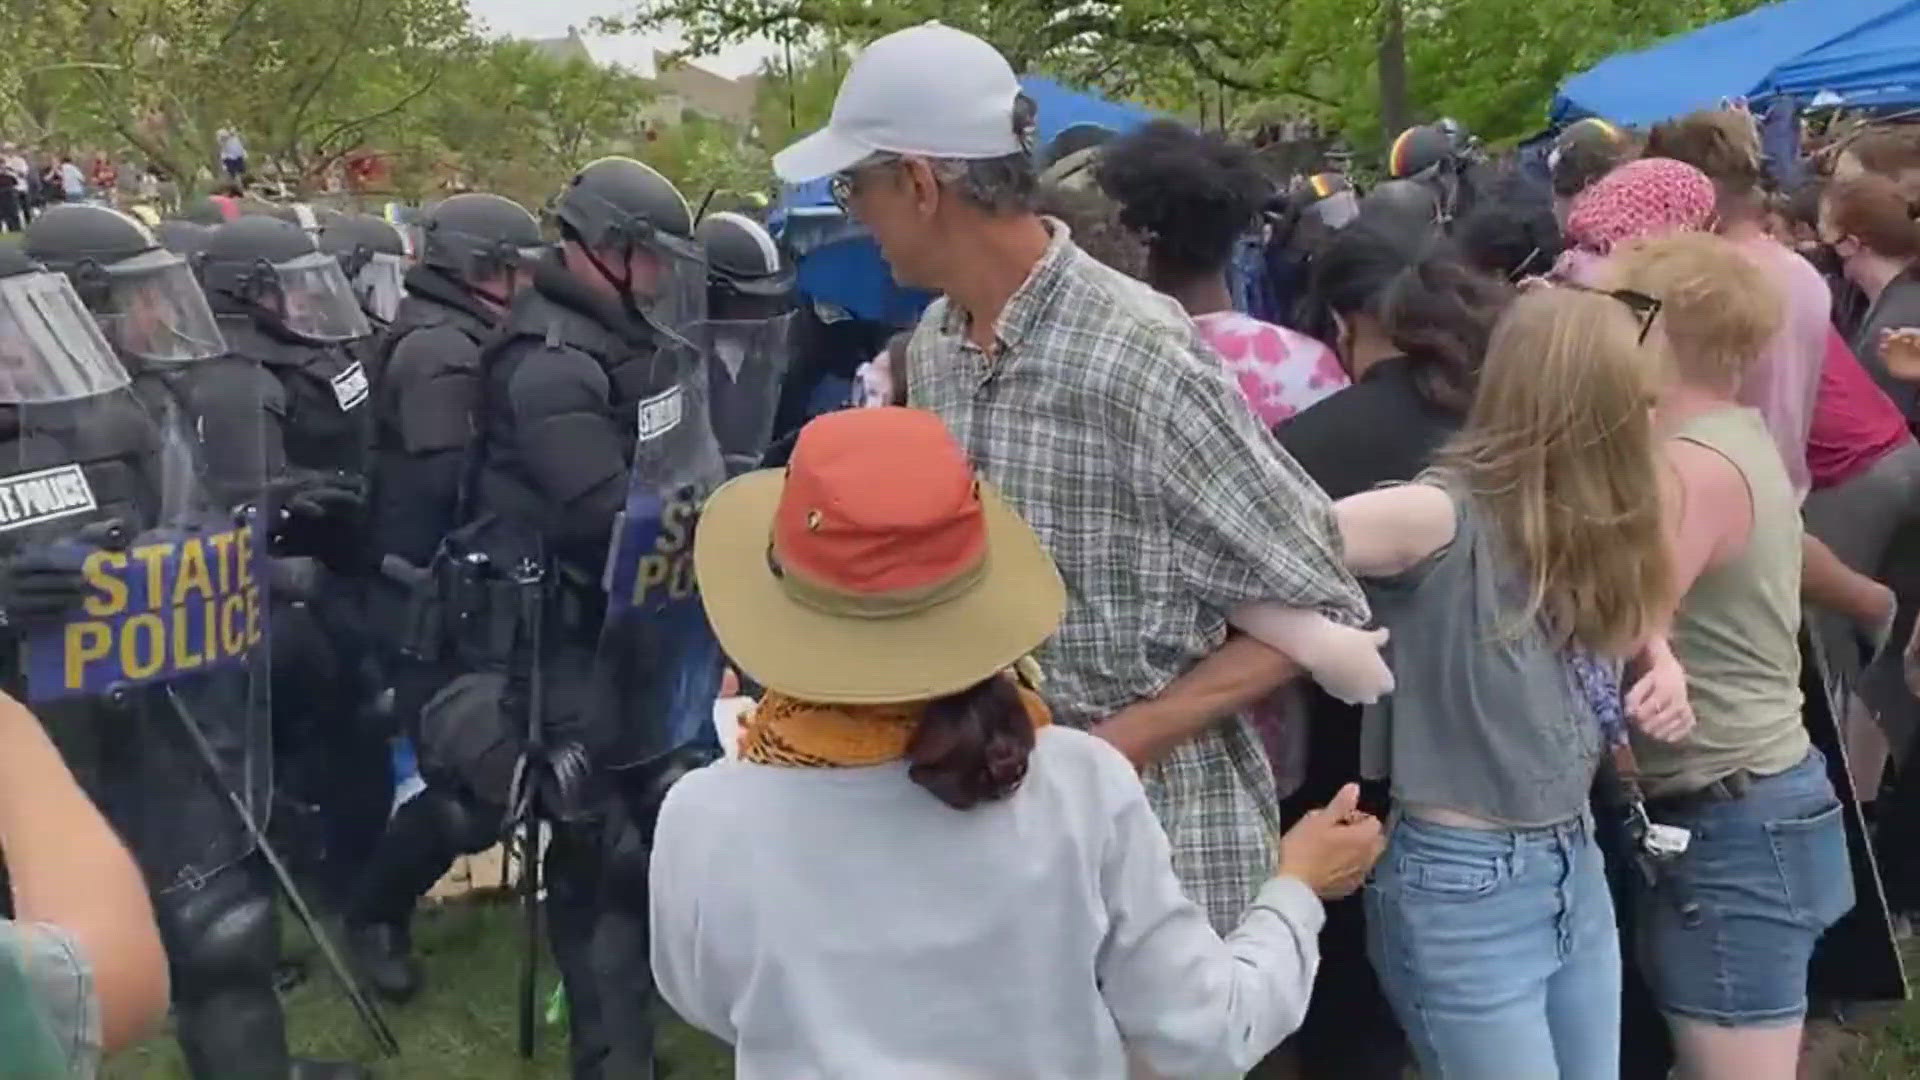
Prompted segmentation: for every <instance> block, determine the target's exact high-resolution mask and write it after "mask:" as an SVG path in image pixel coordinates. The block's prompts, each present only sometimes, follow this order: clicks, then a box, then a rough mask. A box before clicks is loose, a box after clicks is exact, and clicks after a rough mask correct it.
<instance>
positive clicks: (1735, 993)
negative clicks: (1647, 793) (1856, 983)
mask: <svg viewBox="0 0 1920 1080" xmlns="http://www.w3.org/2000/svg"><path fill="white" fill-rule="evenodd" d="M1650 810H1651V812H1652V815H1653V818H1654V820H1656V821H1659V822H1661V823H1662V824H1666V825H1678V826H1680V827H1681V828H1684V829H1687V830H1689V831H1690V832H1692V834H1693V842H1692V844H1691V846H1690V847H1689V848H1688V849H1687V853H1686V854H1685V855H1682V856H1681V857H1680V858H1679V859H1677V860H1675V861H1674V862H1672V863H1669V864H1666V865H1664V866H1663V867H1662V868H1661V872H1660V875H1659V881H1658V883H1657V884H1655V885H1653V886H1649V885H1648V884H1647V883H1646V881H1645V879H1644V878H1640V879H1638V880H1637V883H1636V886H1635V889H1636V896H1635V903H1636V914H1637V916H1638V941H1637V946H1638V950H1639V951H1638V956H1639V960H1640V966H1641V970H1642V971H1643V972H1644V973H1645V975H1646V979H1647V985H1648V986H1649V987H1650V988H1651V989H1652V991H1653V997H1654V1000H1655V1002H1656V1003H1657V1004H1658V1005H1659V1007H1660V1010H1661V1011H1662V1012H1664V1013H1666V1014H1668V1015H1669V1016H1676V1017H1681V1018H1684V1019H1688V1020H1698V1021H1702V1022H1705V1023H1709V1024H1714V1025H1717V1026H1720V1027H1767V1026H1773V1025H1778V1024H1788V1023H1794V1022H1797V1021H1799V1020H1802V1019H1804V1018H1805V1016H1806V1012H1807V963H1808V961H1809V960H1811V959H1812V957H1813V947H1814V945H1815V943H1816V942H1818V941H1819V940H1820V935H1821V934H1824V933H1825V932H1826V931H1827V928H1828V927H1830V926H1832V925H1833V924H1834V923H1835V922H1837V921H1838V920H1839V919H1840V917H1841V916H1842V915H1845V914H1846V913H1847V912H1848V911H1849V910H1850V909H1852V907H1853V870H1852V868H1851V865H1850V864H1849V862H1848V858H1847V834H1846V827H1845V824H1844V823H1843V822H1842V821H1841V816H1840V815H1841V806H1840V800H1839V798H1838V797H1837V796H1835V795H1834V792H1833V785H1832V784H1831V783H1830V782H1829V781H1828V780H1827V764H1826V759H1825V758H1824V757H1822V756H1821V754H1820V752H1819V751H1817V750H1816V751H1813V752H1811V753H1809V754H1808V755H1807V757H1806V759H1805V760H1803V761H1801V762H1800V764H1798V765H1795V766H1794V767H1793V768H1791V769H1788V770H1787V771H1785V772H1782V773H1776V774H1775V775H1773V776H1766V777H1761V778H1759V779H1756V780H1754V781H1753V783H1752V784H1751V785H1750V786H1749V787H1748V789H1747V791H1746V793H1745V794H1744V795H1742V796H1741V797H1739V798H1737V799H1731V800H1725V801H1718V802H1716V801H1706V800H1702V801H1699V802H1694V803H1691V804H1687V805H1684V806H1682V807H1680V808H1673V807H1663V806H1660V805H1655V806H1653V807H1650Z"/></svg>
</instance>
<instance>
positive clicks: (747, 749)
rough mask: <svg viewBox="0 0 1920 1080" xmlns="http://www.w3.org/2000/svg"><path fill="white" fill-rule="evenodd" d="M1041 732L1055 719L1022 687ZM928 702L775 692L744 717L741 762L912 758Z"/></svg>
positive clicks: (828, 764) (824, 764)
mask: <svg viewBox="0 0 1920 1080" xmlns="http://www.w3.org/2000/svg"><path fill="white" fill-rule="evenodd" d="M1020 700H1021V702H1022V703H1023V704H1025V705H1026V707H1027V716H1028V717H1029V718H1030V719H1032V721H1033V726H1034V727H1036V728H1039V727H1045V726H1046V725H1047V724H1049V723H1051V722H1052V720H1053V717H1052V714H1051V713H1049V712H1048V711H1047V705H1046V702H1044V701H1042V700H1041V699H1040V695H1039V694H1036V693H1034V692H1033V691H1032V690H1029V689H1027V688H1026V687H1025V686H1022V687H1020ZM925 711H926V703H925V702H914V703H911V704H907V705H815V704H812V703H810V702H805V701H796V700H795V699H793V698H790V697H787V696H786V695H785V694H781V693H778V692H777V691H773V690H769V691H767V692H766V696H764V697H762V698H761V699H760V703H759V704H758V705H756V706H754V709H753V711H752V712H750V713H748V714H747V715H745V716H743V717H741V718H740V758H741V760H742V761H751V762H753V763H755V764H757V765H787V766H792V767H794V768H802V769H853V768H859V767H862V766H866V765H884V764H886V763H887V762H889V761H898V760H900V759H901V758H903V757H906V756H907V743H908V742H910V741H911V740H912V739H913V732H914V729H915V728H917V727H919V725H920V716H921V714H922V713H924V712H925Z"/></svg>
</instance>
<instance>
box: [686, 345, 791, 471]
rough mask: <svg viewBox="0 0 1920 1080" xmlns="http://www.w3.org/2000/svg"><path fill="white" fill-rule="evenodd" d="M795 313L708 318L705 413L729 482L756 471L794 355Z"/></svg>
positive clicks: (771, 431) (764, 451)
mask: <svg viewBox="0 0 1920 1080" xmlns="http://www.w3.org/2000/svg"><path fill="white" fill-rule="evenodd" d="M798 318H799V312H797V311H789V312H787V313H785V314H783V315H781V316H779V317H777V318H772V319H728V320H722V319H713V320H710V321H708V322H707V323H706V324H705V325H704V326H703V327H702V328H701V334H700V337H699V339H698V340H700V341H701V342H702V343H703V345H704V351H705V353H706V363H707V394H708V398H709V400H708V406H707V407H708V415H709V417H710V419H711V421H712V424H713V435H714V438H715V439H717V440H719V443H720V454H721V457H722V458H723V459H724V460H725V462H726V468H727V476H728V478H729V479H731V478H732V477H735V476H738V475H740V474H741V473H743V472H750V471H752V470H754V469H757V468H759V467H760V459H761V456H762V455H764V454H765V453H766V452H767V442H768V440H769V439H771V438H772V436H773V414H774V410H775V408H776V407H777V406H778V405H779V404H780V388H781V385H782V384H783V383H784V382H785V380H786V376H787V365H788V363H789V362H790V361H791V358H792V356H793V331H794V326H795V325H796V321H797V320H798Z"/></svg>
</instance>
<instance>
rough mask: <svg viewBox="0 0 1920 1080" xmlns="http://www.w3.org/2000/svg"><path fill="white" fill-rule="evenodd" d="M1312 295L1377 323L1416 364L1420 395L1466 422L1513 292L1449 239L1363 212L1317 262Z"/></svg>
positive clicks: (1334, 308) (1337, 309) (1345, 312)
mask: <svg viewBox="0 0 1920 1080" xmlns="http://www.w3.org/2000/svg"><path fill="white" fill-rule="evenodd" d="M1311 295H1312V296H1313V298H1314V300H1315V301H1316V302H1317V303H1318V304H1320V305H1323V306H1324V308H1325V309H1326V310H1328V311H1331V312H1337V313H1338V314H1339V315H1340V316H1341V317H1342V318H1346V319H1351V318H1353V317H1354V316H1356V315H1363V314H1364V315H1368V316H1371V317H1372V318H1373V319H1375V320H1376V321H1378V322H1379V324H1380V328H1381V329H1382V330H1383V331H1384V332H1385V333H1386V335H1387V338H1388V339H1389V340H1391V341H1392V342H1393V344H1394V346H1395V347H1396V348H1398V349H1399V350H1400V352H1401V353H1402V355H1404V356H1406V358H1407V359H1408V360H1410V361H1412V363H1413V365H1414V385H1415V386H1416V388H1417V389H1418V391H1419V393H1420V394H1421V396H1423V397H1425V398H1426V399H1427V400H1428V401H1430V402H1432V403H1433V404H1434V405H1436V406H1439V407H1440V408H1443V409H1446V410H1448V411H1451V412H1454V413H1457V414H1460V415H1462V416H1464V415H1465V414H1466V411H1467V406H1468V405H1470V404H1471V403H1472V401H1473V391H1474V388H1475V386H1476V385H1477V384H1478V382H1479V378H1480V362H1481V360H1482V359H1484V358H1485V356H1486V352H1487V343H1488V342H1489V341H1490V340H1492V337H1493V325H1494V323H1496V322H1498V321H1499V319H1500V314H1501V312H1502V311H1504V310H1505V309H1506V306H1507V302H1508V301H1509V300H1511V299H1512V298H1513V290H1512V288H1511V287H1510V286H1509V285H1508V284H1507V283H1506V282H1504V281H1502V280H1500V279H1498V278H1495V277H1492V276H1489V275H1487V274H1483V273H1481V272H1480V271H1478V270H1475V269H1473V268H1472V267H1471V266H1469V265H1468V264H1467V263H1466V261H1465V260H1464V259H1463V258H1462V257H1461V255H1460V253H1459V251H1458V249H1457V248H1456V247H1455V246H1454V245H1453V243H1452V242H1451V241H1449V240H1447V239H1446V238H1444V237H1439V236H1434V235H1432V234H1422V233H1414V232H1409V231H1408V230H1406V229H1404V228H1401V227H1400V225H1399V223H1398V222H1397V221H1394V220H1393V219H1391V218H1388V219H1386V220H1381V219H1377V218H1373V217H1369V216H1368V215H1366V214H1362V215H1361V217H1360V220H1358V221H1355V222H1354V223H1353V224H1351V225H1349V226H1347V227H1346V228H1344V229H1342V230H1340V232H1339V233H1338V234H1336V235H1335V236H1334V238H1333V241H1332V243H1330V244H1328V245H1327V249H1326V250H1325V251H1323V252H1321V253H1320V257H1319V258H1317V259H1315V260H1314V264H1313V286H1312V294H1311Z"/></svg>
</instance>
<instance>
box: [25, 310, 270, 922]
mask: <svg viewBox="0 0 1920 1080" xmlns="http://www.w3.org/2000/svg"><path fill="white" fill-rule="evenodd" d="M22 280H23V279H22V278H19V277H15V278H6V279H0V309H4V310H5V312H6V314H4V315H0V366H4V367H5V369H6V370H5V376H4V377H0V396H4V397H5V398H6V401H5V404H4V406H3V407H5V408H8V409H11V410H12V411H13V412H14V413H15V414H16V416H17V418H18V437H17V438H16V439H15V440H14V441H13V442H12V443H11V445H9V446H8V447H7V448H6V451H5V453H6V459H5V461H4V466H5V469H4V471H5V473H6V475H5V476H4V477H0V516H4V517H6V518H8V521H7V522H6V523H4V524H0V536H4V537H5V539H6V546H7V547H8V549H9V554H10V558H11V559H12V566H13V568H14V569H15V570H16V580H20V578H19V576H18V575H19V574H20V573H39V574H42V575H43V576H49V575H57V574H59V573H62V572H64V573H65V574H66V575H68V578H67V580H68V581H69V582H70V583H71V584H72V586H73V588H74V590H75V591H74V592H73V594H72V600H71V602H70V603H67V604H65V605H64V606H63V610H60V611H57V612H54V611H45V612H41V611H38V610H37V605H36V615H35V617H33V618H31V619H23V620H19V625H17V626H15V627H14V631H15V633H16V634H17V637H18V643H19V645H20V648H19V650H18V657H19V668H18V674H19V676H20V683H21V685H20V687H19V689H20V690H21V691H22V692H23V693H24V694H25V697H26V700H27V701H28V702H29V703H30V704H31V705H32V706H33V708H34V710H35V711H36V712H37V713H38V714H39V715H40V716H42V718H43V719H45V720H46V721H47V724H48V729H49V731H50V733H51V734H52V735H53V737H54V740H55V742H56V743H57V744H59V745H60V746H61V748H62V750H63V752H65V753H66V755H67V759H68V761H69V763H70V764H71V765H73V767H74V769H75V772H76V774H77V775H79V776H80V777H81V779H82V782H83V783H84V784H85V785H86V786H87V788H88V791H89V794H91V795H92V796H93V798H94V799H95V801H96V802H97V803H98V804H99V805H100V807H101V809H102V811H103V812H104V813H105V814H106V815H107V817H108V819H109V820H110V821H111V822H112V823H113V824H114V826H115V828H116V829H117V830H118V831H119V832H120V834H121V836H122V837H123V838H124V839H125V840H126V841H127V845H128V847H129V848H130V849H131V850H132V851H133V853H134V856H135V858H136V860H137V861H138V862H139V864H140V866H141V868H142V870H143V871H144V872H145V873H146V875H147V878H148V882H149V885H150V887H151V888H152V889H153V891H154V893H155V894H156V895H165V894H167V893H169V892H172V891H174V890H177V889H183V888H184V889H194V888H198V887H199V885H200V883H201V882H203V881H204V880H205V879H207V878H208V877H211V876H212V875H213V874H216V873H218V872H219V871H220V870H222V869H224V868H226V867H228V866H231V865H233V864H234V863H236V862H238V861H239V860H241V859H243V858H245V857H246V856H247V855H249V854H251V853H252V851H253V850H254V847H255V838H254V836H253V835H252V834H251V832H250V831H249V830H248V829H247V828H246V827H245V824H244V823H243V822H242V821H240V820H238V819H237V818H236V816H235V815H234V814H233V812H232V809H231V807H230V805H229V802H228V799H229V795H230V794H231V795H232V796H237V797H238V798H239V799H240V800H241V801H242V802H243V803H244V804H245V805H247V806H248V807H249V808H252V809H254V810H255V811H256V813H257V816H258V817H259V818H260V819H262V820H264V819H265V818H266V816H267V811H268V806H269V803H270V800H271V793H272V754H271V740H270V738H269V732H268V729H267V724H268V717H269V712H268V702H267V700H266V694H267V685H268V684H267V680H266V678H265V673H266V648H265V641H266V618H267V606H266V588H267V583H266V578H265V568H266V562H265V548H266V544H265V536H264V533H263V530H262V528H261V526H260V524H259V522H258V521H256V520H255V519H254V517H253V516H250V515H247V514H240V513H236V511H235V509H234V508H232V507H227V506H221V505H217V504H216V503H215V502H214V501H213V500H212V499H211V498H210V497H209V496H208V495H207V493H206V489H205V486H204V485H203V484H202V483H201V476H202V470H201V467H200V462H201V461H202V455H201V453H200V447H199V446H198V445H197V438H196V435H195V433H196V431H197V430H198V425H197V424H196V423H195V418H194V417H192V416H191V415H190V414H189V413H188V411H187V410H186V407H185V406H184V404H181V403H180V399H179V398H177V397H175V396H174V395H173V394H172V393H171V391H170V390H169V389H168V387H167V386H165V385H161V380H163V379H164V377H165V376H164V375H163V372H164V371H165V370H166V365H151V366H147V367H144V368H143V372H142V375H141V376H140V380H141V381H142V382H146V381H147V380H153V381H154V383H155V384H154V385H140V384H137V383H136V382H135V381H133V380H132V379H130V378H129V376H128V374H127V371H126V369H125V368H123V367H122V366H121V365H120V364H119V362H118V361H117V360H116V359H115V357H114V355H113V353H112V352H111V351H109V350H108V348H107V346H106V343H105V340H104V338H103V337H102V336H101V334H100V333H99V331H98V329H97V328H96V327H95V325H94V323H93V322H92V320H91V319H90V318H87V317H86V315H85V312H84V310H82V309H80V308H78V307H77V302H76V307H75V308H74V309H73V312H74V313H77V315H78V319H76V318H75V317H74V316H73V314H69V313H66V312H64V311H62V310H61V309H60V304H61V297H60V296H59V294H58V291H57V290H41V293H40V295H39V296H38V297H37V304H36V305H35V307H36V311H35V313H34V314H33V315H32V316H31V317H32V318H35V319H37V320H38V321H39V322H40V324H41V326H42V327H43V329H44V330H45V331H46V333H45V335H44V336H45V337H46V339H47V340H51V341H55V342H58V343H60V350H61V353H62V354H63V356H64V358H65V359H64V361H63V363H64V364H65V365H66V366H68V367H69V368H71V369H72V371H71V373H69V374H68V375H65V376H55V377H52V378H48V377H45V376H44V373H43V372H35V371H32V370H30V368H29V367H25V366H22V360H23V357H24V356H27V355H31V354H33V353H35V352H40V351H44V350H33V349H28V350H21V349H19V348H17V347H16V348H12V349H10V348H9V347H10V346H17V345H18V344H19V343H20V342H23V341H31V340H33V338H32V335H31V334H30V333H29V334H25V335H23V334H21V333H20V331H21V326H20V323H21V321H22V320H23V319H24V318H27V317H29V316H26V315H23V312H22V309H21V307H20V306H19V305H18V301H19V299H20V296H19V293H20V292H21V291H23V288H22V287H20V286H19V283H21V282H22ZM58 280H59V281H60V283H61V284H62V285H64V279H58ZM32 288H38V286H37V285H35V286H32ZM69 295H70V294H69ZM9 316H11V317H12V318H11V321H9ZM96 347H97V350H98V357H96V356H93V355H86V356H82V355H81V354H82V353H83V352H87V353H91V351H92V350H93V349H94V348H96ZM100 357H104V365H105V366H99V365H100V364H101V361H100V359H99V358H100ZM28 363H29V364H30V363H31V361H28ZM41 363H42V364H44V359H43V360H42V361H41ZM83 372H84V374H82V373H83ZM23 375H24V376H25V377H22V376H23ZM36 387H37V389H36ZM103 388H104V389H103ZM82 390H91V391H93V392H87V393H82V392H81V391H82ZM256 414H257V419H256V421H255V422H256V423H260V422H261V420H263V419H264V416H265V413H264V411H263V410H256ZM190 728H192V729H193V730H192V731H190V730H189V729H190ZM195 732H197V734H198V736H199V737H200V738H203V739H204V740H205V742H206V743H207V744H209V745H211V746H212V747H213V749H214V751H215V756H216V757H217V765H218V768H217V770H214V769H210V768H209V767H208V763H207V762H206V760H205V757H204V756H203V754H202V752H201V749H200V746H199V744H198V739H196V737H195Z"/></svg>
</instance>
